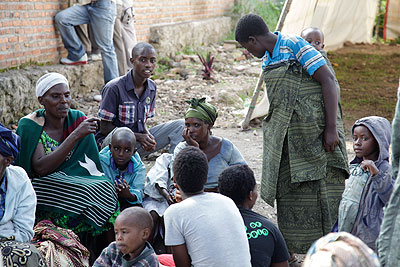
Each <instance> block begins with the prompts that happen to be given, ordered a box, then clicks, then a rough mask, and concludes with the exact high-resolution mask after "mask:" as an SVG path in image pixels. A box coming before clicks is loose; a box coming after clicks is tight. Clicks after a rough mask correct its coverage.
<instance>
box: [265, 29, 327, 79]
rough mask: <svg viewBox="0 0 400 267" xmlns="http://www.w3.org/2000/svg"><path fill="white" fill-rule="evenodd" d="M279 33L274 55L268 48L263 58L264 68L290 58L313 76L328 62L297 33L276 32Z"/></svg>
mask: <svg viewBox="0 0 400 267" xmlns="http://www.w3.org/2000/svg"><path fill="white" fill-rule="evenodd" d="M274 34H276V35H278V40H277V41H276V44H275V47H274V51H273V52H272V57H271V56H270V54H269V52H268V50H267V51H265V55H264V57H263V58H262V59H263V64H262V68H263V69H264V68H265V67H266V66H270V65H275V64H278V63H281V62H286V61H289V60H297V61H298V62H300V64H301V65H302V66H303V68H304V69H305V70H306V71H307V72H308V74H310V76H312V75H313V74H314V72H315V71H316V70H317V69H319V68H320V67H321V66H323V65H325V64H326V61H325V59H324V58H323V56H322V55H321V54H320V53H319V52H318V51H317V50H315V48H314V47H313V46H312V45H310V44H309V43H308V42H307V41H305V40H304V39H303V38H301V37H299V36H296V35H282V34H281V33H280V32H274Z"/></svg>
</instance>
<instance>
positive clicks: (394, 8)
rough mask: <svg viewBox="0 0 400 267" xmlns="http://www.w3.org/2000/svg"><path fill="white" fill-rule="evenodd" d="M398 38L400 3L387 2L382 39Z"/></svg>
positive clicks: (396, 1)
mask: <svg viewBox="0 0 400 267" xmlns="http://www.w3.org/2000/svg"><path fill="white" fill-rule="evenodd" d="M398 36H400V1H399V0H387V2H386V14H385V27H384V30H383V38H385V39H396V38H397V37H398Z"/></svg>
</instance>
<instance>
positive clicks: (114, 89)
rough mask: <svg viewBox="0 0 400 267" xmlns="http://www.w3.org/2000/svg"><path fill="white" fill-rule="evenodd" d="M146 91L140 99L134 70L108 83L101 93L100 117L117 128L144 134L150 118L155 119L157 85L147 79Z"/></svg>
mask: <svg viewBox="0 0 400 267" xmlns="http://www.w3.org/2000/svg"><path fill="white" fill-rule="evenodd" d="M145 87H146V89H145V90H144V92H143V93H142V95H141V96H140V97H139V96H138V95H137V94H136V91H135V85H134V83H133V79H132V70H131V71H129V72H128V73H127V74H125V75H124V76H121V77H119V78H116V79H114V80H112V81H110V82H108V83H107V84H106V85H105V86H104V88H103V90H102V91H101V95H102V98H103V99H102V101H101V104H100V109H99V113H98V117H99V118H100V119H102V120H104V121H110V122H112V123H113V125H114V126H116V127H123V126H126V127H128V128H130V129H132V131H134V132H135V133H142V132H143V131H144V125H145V123H146V121H147V119H148V118H151V117H154V115H155V105H156V90H157V86H156V84H155V83H154V82H153V81H152V80H151V79H147V80H146V84H145Z"/></svg>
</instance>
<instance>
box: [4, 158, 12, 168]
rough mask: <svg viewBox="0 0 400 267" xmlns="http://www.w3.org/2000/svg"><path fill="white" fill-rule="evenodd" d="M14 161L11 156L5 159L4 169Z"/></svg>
mask: <svg viewBox="0 0 400 267" xmlns="http://www.w3.org/2000/svg"><path fill="white" fill-rule="evenodd" d="M13 161H14V157H13V156H8V157H6V158H5V163H6V167H8V166H10V165H11V163H13Z"/></svg>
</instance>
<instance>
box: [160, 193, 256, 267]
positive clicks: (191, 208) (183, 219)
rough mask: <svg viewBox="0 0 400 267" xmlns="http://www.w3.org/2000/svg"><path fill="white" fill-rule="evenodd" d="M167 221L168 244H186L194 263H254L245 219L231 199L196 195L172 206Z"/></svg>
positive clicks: (243, 266) (218, 266) (220, 265)
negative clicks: (251, 260)
mask: <svg viewBox="0 0 400 267" xmlns="http://www.w3.org/2000/svg"><path fill="white" fill-rule="evenodd" d="M164 220H165V245H167V246H177V245H182V244H185V243H186V247H187V250H188V253H189V255H190V258H191V260H192V266H194V267H200V266H207V267H210V266H216V267H223V266H235V267H250V266H251V262H250V251H249V242H248V240H247V235H246V230H245V226H244V223H243V219H242V216H241V215H240V213H239V210H238V208H237V207H236V205H235V203H234V202H233V201H232V200H231V199H230V198H228V197H225V196H223V195H221V194H218V193H202V194H199V195H195V196H192V197H189V198H187V199H185V200H184V201H182V202H180V203H177V204H173V205H171V206H170V207H169V208H168V209H167V210H166V211H165V214H164Z"/></svg>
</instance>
